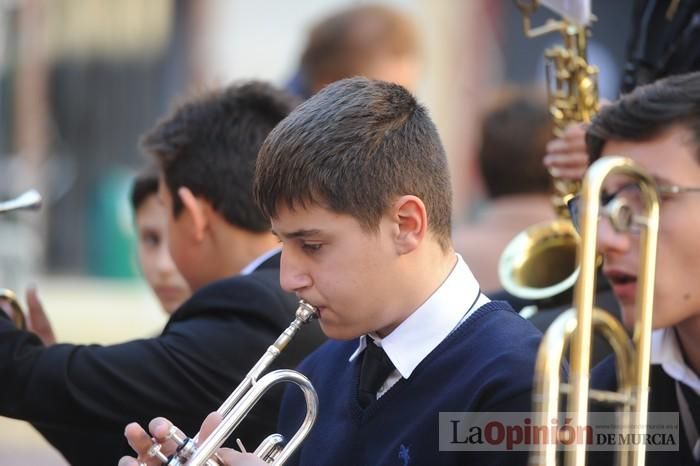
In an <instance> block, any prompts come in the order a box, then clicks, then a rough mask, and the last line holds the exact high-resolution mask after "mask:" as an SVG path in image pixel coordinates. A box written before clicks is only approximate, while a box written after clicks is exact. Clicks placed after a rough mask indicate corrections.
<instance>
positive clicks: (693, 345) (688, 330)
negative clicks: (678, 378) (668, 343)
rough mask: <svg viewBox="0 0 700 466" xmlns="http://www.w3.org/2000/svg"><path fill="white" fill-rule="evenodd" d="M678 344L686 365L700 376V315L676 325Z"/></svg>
mask: <svg viewBox="0 0 700 466" xmlns="http://www.w3.org/2000/svg"><path fill="white" fill-rule="evenodd" d="M676 330H677V335H678V339H679V340H680V341H679V344H680V345H681V346H682V351H683V353H684V354H685V358H686V363H687V364H688V365H689V366H690V368H691V369H692V370H693V372H695V374H696V375H698V376H700V345H699V344H698V341H700V315H696V316H694V317H692V318H690V319H688V320H685V321H683V322H681V323H680V324H678V325H676Z"/></svg>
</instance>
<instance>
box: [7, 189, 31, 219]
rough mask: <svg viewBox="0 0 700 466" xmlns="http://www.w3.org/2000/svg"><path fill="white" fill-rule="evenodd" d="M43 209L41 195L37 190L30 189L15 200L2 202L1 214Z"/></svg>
mask: <svg viewBox="0 0 700 466" xmlns="http://www.w3.org/2000/svg"><path fill="white" fill-rule="evenodd" d="M39 207H41V194H39V191H37V190H36V189H30V190H29V191H26V192H25V193H23V194H20V195H19V196H17V197H16V198H14V199H10V200H8V201H3V202H0V214H4V213H5V212H11V211H13V210H21V209H38V208H39Z"/></svg>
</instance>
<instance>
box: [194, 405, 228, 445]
mask: <svg viewBox="0 0 700 466" xmlns="http://www.w3.org/2000/svg"><path fill="white" fill-rule="evenodd" d="M222 420H223V417H222V416H221V414H219V413H217V412H216V411H214V412H213V413H209V415H208V416H207V417H206V418H205V419H204V422H203V423H202V427H201V429H199V440H200V441H202V440H206V439H207V438H208V437H209V436H210V435H211V433H212V432H214V429H216V428H217V427H218V426H219V424H221V421H222Z"/></svg>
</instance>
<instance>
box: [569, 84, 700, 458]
mask: <svg viewBox="0 0 700 466" xmlns="http://www.w3.org/2000/svg"><path fill="white" fill-rule="evenodd" d="M586 144H587V147H588V152H589V155H590V157H591V159H592V160H595V159H597V158H598V157H600V156H602V155H623V156H625V157H629V158H630V159H632V160H633V161H634V162H636V163H637V164H639V165H640V166H642V167H643V168H644V169H645V170H646V171H647V172H648V173H649V174H650V175H651V176H652V177H653V178H654V179H655V180H656V182H657V184H658V192H659V196H660V199H661V207H660V214H661V217H660V221H659V233H658V246H657V251H658V253H657V259H656V282H655V284H654V313H653V327H654V329H655V331H654V333H653V334H652V354H651V364H652V367H651V378H650V394H649V411H650V412H679V413H680V421H681V422H680V443H679V450H678V451H674V452H665V451H649V449H647V450H648V452H647V461H646V464H647V465H669V464H673V465H697V464H698V463H699V462H700V441H698V426H700V344H698V342H700V292H698V286H697V277H698V274H700V252H698V251H700V250H699V249H698V247H697V244H698V243H697V242H698V237H699V236H700V215H699V214H698V212H700V73H699V72H695V73H690V74H685V75H677V76H672V77H669V78H666V79H663V80H660V81H657V82H656V83H654V84H651V85H647V86H644V87H640V88H637V89H635V90H634V91H632V92H631V93H630V94H627V95H625V96H623V97H622V98H621V99H620V100H619V101H617V102H616V103H614V104H612V105H610V106H606V107H604V108H603V109H602V110H601V112H600V114H599V115H598V116H597V117H596V118H595V119H594V120H593V122H592V124H591V126H590V127H589V128H588V131H587V134H586ZM605 192H606V193H607V194H608V195H606V196H605V197H604V198H605V200H606V202H609V201H611V200H612V199H614V198H621V199H624V200H627V201H628V202H627V204H628V205H629V206H631V207H633V208H635V207H640V202H639V199H640V193H639V188H638V186H637V185H635V184H630V180H629V179H628V178H625V177H618V176H615V177H610V178H609V180H608V181H607V182H606V183H605ZM575 211H576V210H574V212H575ZM635 213H641V210H640V211H639V212H635ZM638 231H639V230H638V229H635V228H632V229H631V231H630V232H619V231H616V230H614V229H613V228H612V226H611V225H610V223H609V222H608V221H606V220H602V221H601V222H600V225H599V229H598V248H599V251H600V253H601V254H602V256H603V273H604V274H605V276H606V277H607V279H608V280H609V281H610V283H611V285H612V289H613V292H614V293H615V296H616V297H617V300H618V301H619V303H620V308H621V310H622V320H623V322H624V323H625V325H626V326H627V327H629V328H632V326H633V325H634V322H635V319H636V315H635V307H636V305H637V293H636V292H637V280H636V279H637V274H638V272H639V261H640V255H639V235H638V233H637V232H638ZM615 384H616V378H615V361H614V360H613V359H609V360H606V361H604V362H603V363H601V364H600V365H599V366H597V367H596V368H595V370H594V372H593V375H592V385H593V386H595V387H596V388H599V387H605V388H612V387H613V386H614V385H615Z"/></svg>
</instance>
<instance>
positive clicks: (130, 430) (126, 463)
mask: <svg viewBox="0 0 700 466" xmlns="http://www.w3.org/2000/svg"><path fill="white" fill-rule="evenodd" d="M220 423H221V415H220V414H218V413H216V412H214V413H211V414H209V416H207V417H206V419H204V422H203V423H202V427H201V429H200V434H199V439H200V442H201V441H202V440H205V439H206V438H207V437H208V436H209V435H210V434H211V433H212V432H213V431H214V429H215V428H216V426H218V425H219V424H220ZM171 427H172V423H171V422H170V421H168V420H167V419H165V418H162V417H158V418H155V419H153V420H152V421H151V422H150V423H149V425H148V430H149V431H150V432H151V435H148V434H147V433H146V431H145V430H143V429H142V428H141V426H139V425H138V424H136V423H135V422H134V423H131V424H129V425H128V426H126V429H125V430H124V435H125V436H126V439H127V441H128V442H129V446H131V448H132V449H133V450H134V451H135V452H136V455H137V456H136V458H134V457H131V456H125V457H123V458H122V459H120V460H119V466H160V464H161V462H160V461H159V460H158V459H157V458H150V457H149V455H148V450H149V449H150V448H151V445H153V441H154V440H155V441H157V442H158V443H160V444H162V448H161V452H162V453H163V454H164V455H166V456H169V455H172V454H173V453H174V452H175V450H176V448H177V445H176V444H175V442H174V441H172V440H169V439H168V434H169V432H170V428H171ZM180 435H182V432H180ZM217 455H218V456H219V458H220V459H221V460H222V461H223V462H224V465H226V466H265V465H266V464H267V463H265V462H264V461H263V460H261V459H260V458H258V457H257V456H255V455H253V454H252V453H240V452H238V451H236V450H233V449H230V448H220V449H219V450H218V451H217Z"/></svg>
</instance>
